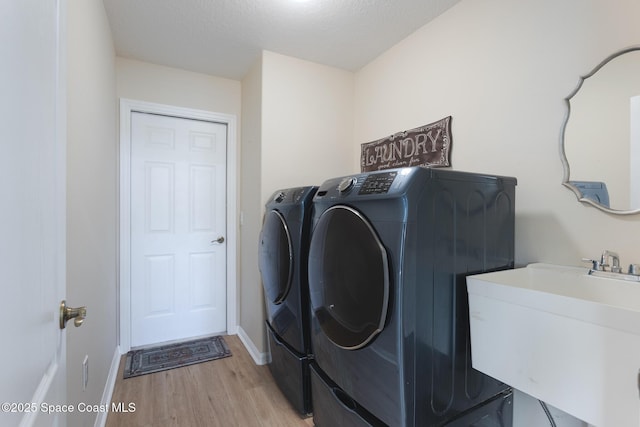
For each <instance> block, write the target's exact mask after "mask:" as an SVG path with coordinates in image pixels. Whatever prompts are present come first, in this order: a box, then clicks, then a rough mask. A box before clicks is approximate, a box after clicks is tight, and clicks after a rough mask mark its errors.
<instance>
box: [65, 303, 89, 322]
mask: <svg viewBox="0 0 640 427" xmlns="http://www.w3.org/2000/svg"><path fill="white" fill-rule="evenodd" d="M86 317H87V307H78V308H73V307H67V302H66V301H65V300H62V302H61V303H60V329H64V328H65V327H66V326H67V322H68V321H69V320H71V319H73V324H74V325H75V326H76V328H77V327H78V326H82V322H84V319H85V318H86Z"/></svg>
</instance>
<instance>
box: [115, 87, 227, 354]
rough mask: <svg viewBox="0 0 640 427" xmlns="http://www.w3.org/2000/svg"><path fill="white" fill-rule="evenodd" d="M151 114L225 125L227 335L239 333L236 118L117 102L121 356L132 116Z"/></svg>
mask: <svg viewBox="0 0 640 427" xmlns="http://www.w3.org/2000/svg"><path fill="white" fill-rule="evenodd" d="M133 112H139V113H150V114H159V115H164V116H171V117H178V118H183V119H192V120H204V121H210V122H216V123H223V124H226V125H227V164H226V168H227V171H226V181H227V182H226V189H227V218H226V219H227V232H226V235H227V265H226V284H227V292H226V294H227V301H226V310H227V333H228V334H229V335H235V334H236V333H237V329H238V309H237V241H238V221H237V218H238V215H237V213H238V205H237V200H238V199H237V180H238V175H239V167H238V163H237V162H238V156H237V154H238V153H237V137H236V135H237V119H236V116H235V115H232V114H224V113H214V112H211V111H205V110H196V109H191V108H183V107H176V106H172V105H164V104H156V103H151V102H145V101H137V100H132V99H126V98H120V164H119V172H120V185H119V187H120V194H119V197H118V198H119V205H120V207H119V211H120V212H119V213H120V215H119V223H118V228H119V235H120V244H119V247H120V254H119V260H120V265H119V282H120V283H119V285H118V295H119V297H118V311H119V316H118V318H119V319H120V325H119V328H118V329H119V343H120V352H121V354H124V353H126V352H128V351H129V350H130V349H131V202H130V200H131V113H133Z"/></svg>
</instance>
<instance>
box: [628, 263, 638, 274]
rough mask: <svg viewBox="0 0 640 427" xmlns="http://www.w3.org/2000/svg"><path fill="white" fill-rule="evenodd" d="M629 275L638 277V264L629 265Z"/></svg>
mask: <svg viewBox="0 0 640 427" xmlns="http://www.w3.org/2000/svg"><path fill="white" fill-rule="evenodd" d="M629 274H631V275H633V276H640V264H629Z"/></svg>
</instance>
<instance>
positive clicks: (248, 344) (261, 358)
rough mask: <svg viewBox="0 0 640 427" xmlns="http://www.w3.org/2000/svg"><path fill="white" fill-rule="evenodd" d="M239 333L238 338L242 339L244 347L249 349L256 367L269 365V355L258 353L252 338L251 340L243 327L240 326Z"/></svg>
mask: <svg viewBox="0 0 640 427" xmlns="http://www.w3.org/2000/svg"><path fill="white" fill-rule="evenodd" d="M237 332H238V338H240V341H242V344H244V347H245V348H246V349H247V351H248V352H249V354H250V355H251V357H252V358H253V361H254V362H255V363H256V365H266V364H267V363H269V359H270V355H269V353H261V352H260V351H258V348H257V347H256V345H255V344H254V343H253V341H251V338H249V336H248V335H247V333H246V332H245V331H244V329H242V326H238V331H237Z"/></svg>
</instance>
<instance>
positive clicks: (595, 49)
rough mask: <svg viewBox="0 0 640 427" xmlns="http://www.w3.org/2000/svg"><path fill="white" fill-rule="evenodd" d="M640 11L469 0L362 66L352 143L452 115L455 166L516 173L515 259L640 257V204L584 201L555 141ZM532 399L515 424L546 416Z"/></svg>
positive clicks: (578, 2)
mask: <svg viewBox="0 0 640 427" xmlns="http://www.w3.org/2000/svg"><path fill="white" fill-rule="evenodd" d="M638 16H640V3H638V2H637V1H630V0H614V1H610V2H602V1H595V0H588V1H584V0H567V1H562V2H557V1H553V0H542V1H533V0H527V1H525V0H518V1H513V0H483V1H475V0H463V1H462V2H461V3H459V4H458V5H456V6H454V7H453V8H452V9H450V10H448V11H447V12H445V13H444V14H443V15H442V16H440V17H439V18H437V19H436V20H435V21H433V22H432V23H429V24H427V25H426V26H424V27H423V28H422V29H420V30H419V31H417V32H416V33H414V34H413V35H411V36H410V37H408V38H407V39H405V40H404V41H402V42H401V43H399V44H398V45H396V46H395V47H393V48H392V49H390V50H389V51H387V52H385V53H384V54H383V55H381V56H380V57H379V58H377V59H376V60H374V61H373V62H372V63H370V64H369V65H367V66H366V67H364V68H363V69H362V70H361V71H360V72H358V73H357V74H356V90H355V111H356V114H355V138H354V140H355V143H356V147H354V150H357V144H359V143H361V142H365V141H369V140H373V139H377V138H381V137H383V136H386V135H389V134H391V133H393V132H396V131H399V130H403V129H409V128H413V127H416V126H419V125H422V124H426V123H430V122H432V121H435V120H437V119H440V118H442V117H445V116H447V115H452V116H453V121H452V126H453V128H452V133H453V149H452V163H453V167H454V169H459V170H468V171H477V172H487V173H496V174H503V175H511V176H515V177H517V178H518V187H517V193H516V194H517V198H516V207H517V211H516V262H517V263H518V264H526V263H530V262H534V261H543V262H550V263H559V264H566V265H580V264H581V262H580V260H581V258H582V257H597V256H599V254H600V253H601V252H602V250H603V249H612V250H617V251H618V252H619V253H620V255H621V258H622V261H623V263H627V264H628V263H630V262H638V260H640V246H638V239H637V237H636V236H638V235H640V215H636V216H632V217H629V216H627V217H621V216H612V215H609V214H605V213H603V212H600V211H598V210H596V209H594V208H590V207H586V206H584V205H581V204H579V203H578V202H577V201H576V199H575V196H574V195H573V193H572V192H570V191H569V190H568V189H566V188H564V187H563V186H561V184H560V183H561V180H562V176H563V172H562V165H561V162H560V159H559V148H558V146H559V135H560V127H561V124H562V120H563V118H564V115H565V108H564V104H563V99H564V98H565V97H566V96H567V95H568V94H569V93H570V92H571V91H572V90H573V89H574V88H575V85H576V83H577V80H578V77H579V76H580V75H583V74H585V73H587V72H588V71H590V70H591V69H592V68H593V67H594V66H595V65H596V64H598V63H599V62H600V61H601V60H602V59H604V58H605V57H606V56H607V55H609V54H610V53H612V52H613V51H615V50H618V49H621V48H623V47H626V46H629V45H633V44H637V43H638V42H639V41H640V26H638V25H637V17H638ZM620 161H623V160H622V159H621V160H620ZM356 164H357V163H356V162H354V167H355V165H356ZM549 351H553V349H549ZM529 409H530V410H531V411H532V413H533V414H534V415H532V417H531V418H530V417H528V416H527V415H525V416H520V417H519V420H518V424H517V425H518V426H534V425H536V426H539V425H545V423H546V421H545V420H544V419H538V418H535V416H536V415H537V414H539V413H541V411H540V410H539V408H537V407H535V406H534V405H530V406H529ZM572 422H573V423H576V421H575V420H573V421H570V418H568V419H567V420H564V421H563V423H559V424H558V425H559V426H567V425H573V424H571V423H572ZM576 425H580V424H576Z"/></svg>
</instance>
